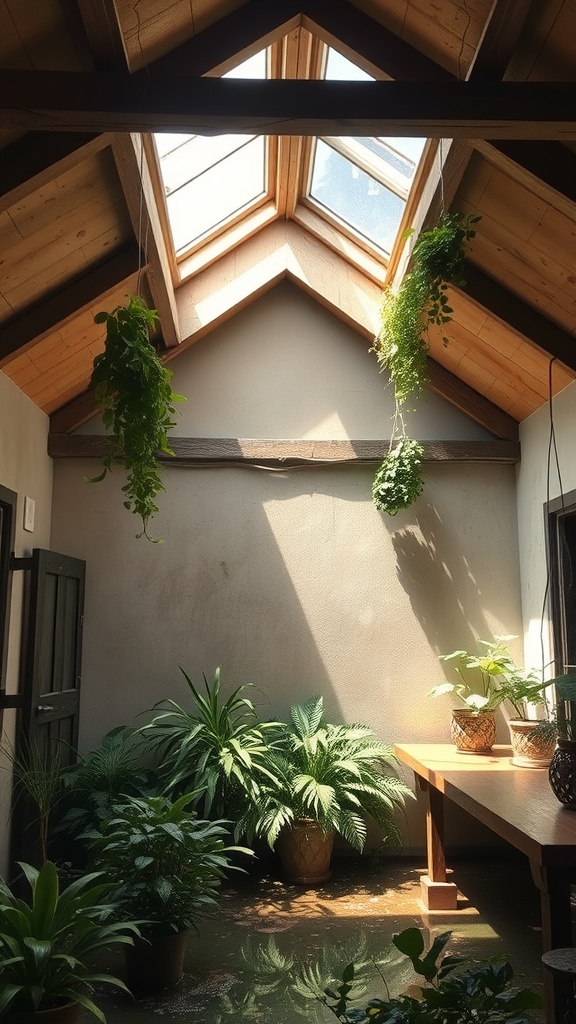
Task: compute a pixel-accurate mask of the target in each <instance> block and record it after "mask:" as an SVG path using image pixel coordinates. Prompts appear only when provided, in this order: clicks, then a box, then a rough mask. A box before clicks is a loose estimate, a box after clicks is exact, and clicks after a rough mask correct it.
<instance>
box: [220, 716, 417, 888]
mask: <svg viewBox="0 0 576 1024" xmlns="http://www.w3.org/2000/svg"><path fill="white" fill-rule="evenodd" d="M290 718H291V724H290V725H289V724H287V723H280V724H278V725H277V726H276V729H275V732H274V733H273V740H274V742H273V743H272V744H271V745H270V746H269V747H268V749H267V752H266V757H265V759H264V768H265V772H264V773H263V775H262V779H261V781H260V782H259V786H258V792H257V793H256V794H253V798H252V801H251V805H250V807H249V808H248V810H247V812H246V813H245V815H244V816H243V818H242V819H241V820H240V822H239V824H238V829H239V831H240V832H244V831H245V832H246V833H247V835H248V836H249V837H251V836H254V835H257V836H259V837H262V838H264V839H265V840H266V841H267V842H268V844H269V846H270V847H273V846H274V844H275V843H276V842H277V841H278V843H279V846H278V848H279V852H280V856H281V858H282V860H283V862H284V868H285V871H286V872H287V874H288V876H289V877H290V879H291V880H292V881H299V882H304V883H307V882H319V881H323V880H325V879H326V878H328V877H329V863H330V854H331V849H332V839H333V834H334V832H335V831H337V832H339V833H340V834H341V835H343V836H344V838H345V839H347V840H348V842H350V843H351V844H352V846H354V847H355V848H356V849H357V850H362V849H363V847H364V844H365V841H366V822H365V816H367V815H368V816H370V817H372V818H373V819H374V820H375V821H376V822H377V823H378V825H380V827H381V828H382V830H383V832H384V836H385V838H386V839H394V840H396V841H398V842H399V841H400V834H399V830H398V827H397V825H396V822H395V820H394V813H395V812H396V811H397V810H398V809H399V808H400V807H402V806H403V804H404V800H405V798H406V797H407V796H412V792H411V790H410V789H409V788H408V787H407V786H406V785H404V783H402V782H401V781H400V780H399V779H398V777H397V775H396V774H395V772H394V767H393V760H394V759H393V755H392V750H391V748H390V747H389V746H387V745H386V744H385V743H382V742H380V740H378V739H376V737H375V736H374V734H373V733H372V731H371V730H370V729H369V728H368V727H367V726H365V725H330V724H326V723H325V722H324V721H323V700H322V697H312V698H310V699H309V700H307V701H306V702H305V703H304V704H295V705H294V706H293V707H292V709H291V713H290ZM312 841H313V842H314V843H317V844H318V864H317V866H316V869H315V870H313V869H312V867H311V854H310V843H311V842H312Z"/></svg>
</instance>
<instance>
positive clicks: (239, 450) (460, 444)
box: [48, 432, 520, 469]
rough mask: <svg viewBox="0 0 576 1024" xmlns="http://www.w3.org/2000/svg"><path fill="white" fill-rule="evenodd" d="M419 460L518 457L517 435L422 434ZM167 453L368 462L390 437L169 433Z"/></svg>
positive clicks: (67, 443)
mask: <svg viewBox="0 0 576 1024" xmlns="http://www.w3.org/2000/svg"><path fill="white" fill-rule="evenodd" d="M420 443H421V445H422V447H423V449H424V455H423V462H495V463H505V464H514V463H516V462H519V461H520V443H519V441H483V440H482V441H477V440H467V441H451V440H446V441H445V440H428V439H426V440H423V441H421V442H420ZM110 444H111V439H110V437H107V436H106V435H105V434H53V433H52V432H50V433H49V435H48V455H49V456H50V457H51V458H53V459H99V458H102V456H103V455H106V454H107V453H108V452H109V451H110ZM170 447H171V449H172V452H173V454H168V453H166V452H158V459H159V460H160V461H161V462H165V463H166V464H167V465H168V466H169V465H173V466H179V467H181V466H190V467H191V468H193V467H194V465H205V464H206V463H216V464H230V463H232V464H240V465H242V464H244V465H255V464H260V465H268V466H278V467H281V468H283V469H285V468H286V466H289V465H292V466H294V467H296V466H299V465H300V466H314V465H318V464H320V465H326V464H333V465H339V464H340V465H341V464H348V463H355V464H360V465H367V466H373V465H378V464H379V463H381V462H382V459H383V458H384V457H385V456H386V454H387V453H388V451H389V449H390V439H389V438H386V439H379V438H378V439H376V438H375V439H374V440H367V439H365V438H362V439H361V440H354V439H351V438H346V439H342V440H328V439H327V440H324V439H318V440H315V439H308V438H307V439H306V440H303V439H300V438H252V437H179V436H175V435H172V436H171V437H170Z"/></svg>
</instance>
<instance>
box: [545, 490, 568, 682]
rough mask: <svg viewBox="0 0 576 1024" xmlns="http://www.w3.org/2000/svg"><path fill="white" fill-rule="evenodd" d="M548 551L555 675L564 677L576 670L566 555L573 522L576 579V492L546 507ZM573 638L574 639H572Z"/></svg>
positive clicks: (549, 597) (562, 496) (553, 500)
mask: <svg viewBox="0 0 576 1024" xmlns="http://www.w3.org/2000/svg"><path fill="white" fill-rule="evenodd" d="M544 519H545V525H546V551H547V559H548V589H549V594H548V601H549V607H550V617H551V620H552V645H553V654H554V663H555V673H556V675H560V674H562V673H563V672H567V671H569V670H570V669H571V668H572V667H574V666H576V629H574V628H573V630H572V631H570V630H569V629H568V615H567V611H566V607H567V591H568V580H567V576H566V563H565V561H564V560H563V558H562V551H563V549H565V547H566V546H567V544H568V536H567V525H568V522H569V519H572V523H571V527H573V531H572V532H573V534H574V537H573V543H572V550H573V553H574V570H575V579H576V490H572V491H568V493H567V494H563V495H561V496H560V497H558V498H553V499H552V500H551V501H549V502H546V503H545V504H544ZM575 586H576V585H575ZM571 634H572V635H571Z"/></svg>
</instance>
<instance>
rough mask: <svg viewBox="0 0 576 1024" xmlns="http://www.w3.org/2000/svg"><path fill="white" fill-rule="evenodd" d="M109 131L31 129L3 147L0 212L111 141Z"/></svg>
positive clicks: (0, 164) (0, 165) (0, 162)
mask: <svg viewBox="0 0 576 1024" xmlns="http://www.w3.org/2000/svg"><path fill="white" fill-rule="evenodd" d="M111 141H112V138H111V136H110V135H107V134H89V133H87V132H50V133H47V132H29V133H28V134H27V135H25V136H24V137H23V138H21V139H18V141H17V142H13V143H12V144H11V145H10V146H7V147H6V148H5V149H3V150H2V160H1V161H0V212H2V211H4V210H7V209H8V208H9V207H10V206H14V204H15V203H19V202H21V201H22V200H23V199H25V198H27V196H29V195H30V194H31V193H32V192H36V191H38V189H41V188H42V187H43V186H45V185H46V184H48V182H51V181H53V180H54V178H56V177H58V176H59V175H61V174H65V173H66V172H67V171H69V170H71V168H73V167H75V166H76V164H79V163H81V162H82V161H83V160H87V159H88V158H89V157H90V156H92V155H93V154H94V153H98V152H99V151H100V150H102V149H105V148H106V147H107V146H109V145H110V143H111Z"/></svg>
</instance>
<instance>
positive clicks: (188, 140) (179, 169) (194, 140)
mask: <svg viewBox="0 0 576 1024" xmlns="http://www.w3.org/2000/svg"><path fill="white" fill-rule="evenodd" d="M182 138H183V139H184V142H183V144H182V145H180V146H178V147H177V148H176V149H173V150H172V152H171V153H168V154H167V155H166V156H165V157H164V158H163V160H162V179H163V182H164V188H165V191H166V195H167V196H169V195H171V193H172V192H175V191H176V189H179V188H182V185H185V184H186V182H188V181H192V179H193V178H197V177H198V176H199V175H200V174H203V173H204V172H205V171H207V170H209V169H210V168H211V167H213V166H214V165H215V164H217V163H219V162H220V160H223V159H224V157H227V156H229V155H230V153H234V152H235V151H236V150H237V149H240V147H241V146H244V145H245V144H246V143H247V142H250V139H253V138H254V136H253V135H214V136H211V137H210V138H208V137H205V136H203V135H190V136H182Z"/></svg>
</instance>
